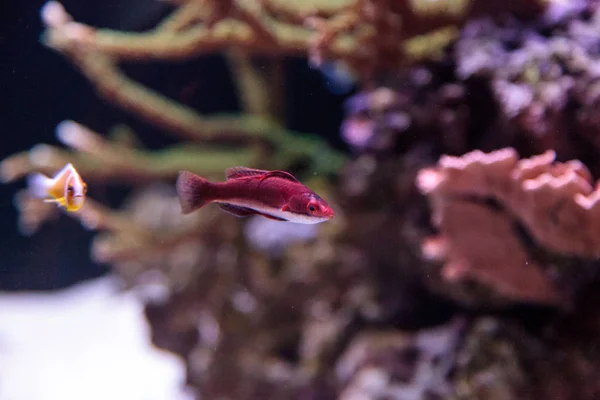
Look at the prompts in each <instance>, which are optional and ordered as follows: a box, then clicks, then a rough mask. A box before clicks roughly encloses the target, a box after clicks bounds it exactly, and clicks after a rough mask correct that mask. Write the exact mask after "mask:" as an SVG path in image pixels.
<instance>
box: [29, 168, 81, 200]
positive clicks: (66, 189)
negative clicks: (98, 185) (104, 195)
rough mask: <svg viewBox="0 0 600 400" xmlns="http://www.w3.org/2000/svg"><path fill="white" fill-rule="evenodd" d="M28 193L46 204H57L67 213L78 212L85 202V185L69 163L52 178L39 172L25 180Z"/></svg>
mask: <svg viewBox="0 0 600 400" xmlns="http://www.w3.org/2000/svg"><path fill="white" fill-rule="evenodd" d="M27 186H28V189H29V193H31V195H32V196H34V197H36V198H39V199H44V202H46V203H57V204H58V205H59V206H60V207H63V208H64V209H65V210H67V211H77V210H79V209H80V208H81V207H82V206H83V203H84V201H85V194H86V193H87V185H86V183H85V182H84V181H83V179H81V176H79V173H78V172H77V171H76V170H75V167H73V165H72V164H71V163H68V164H67V165H65V166H64V168H63V169H61V170H60V171H58V173H57V174H56V175H55V176H54V178H50V177H48V176H46V175H44V174H41V173H39V172H37V173H35V174H31V175H29V177H28V179H27Z"/></svg>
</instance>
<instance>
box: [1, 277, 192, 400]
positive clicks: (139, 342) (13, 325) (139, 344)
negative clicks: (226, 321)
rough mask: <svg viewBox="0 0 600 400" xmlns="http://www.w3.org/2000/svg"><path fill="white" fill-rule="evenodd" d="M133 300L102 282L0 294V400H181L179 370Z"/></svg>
mask: <svg viewBox="0 0 600 400" xmlns="http://www.w3.org/2000/svg"><path fill="white" fill-rule="evenodd" d="M139 297H140V296H139V295H137V294H136V293H133V292H126V293H119V292H118V291H117V284H116V281H115V280H114V278H101V279H97V280H95V281H90V282H86V283H84V284H80V285H77V286H74V287H72V288H69V289H67V290H62V291H58V292H54V293H52V294H38V293H34V294H30V293H27V294H10V293H0V400H52V399H60V400H71V399H73V400H83V399H85V400H95V399H98V400H100V399H102V400H106V399H114V400H120V399H123V400H184V399H191V396H190V395H189V394H186V392H185V388H184V379H185V368H184V365H183V363H182V362H181V360H180V359H179V358H178V357H176V356H175V355H173V354H171V353H168V352H165V351H161V350H159V349H157V348H155V347H153V346H152V344H151V343H150V339H149V327H148V325H147V322H146V320H145V319H144V315H143V307H142V304H141V302H140V300H139Z"/></svg>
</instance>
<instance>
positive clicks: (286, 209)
mask: <svg viewBox="0 0 600 400" xmlns="http://www.w3.org/2000/svg"><path fill="white" fill-rule="evenodd" d="M281 211H290V206H289V205H287V204H286V205H284V206H283V207H281Z"/></svg>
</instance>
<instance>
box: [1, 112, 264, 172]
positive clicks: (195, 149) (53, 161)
mask: <svg viewBox="0 0 600 400" xmlns="http://www.w3.org/2000/svg"><path fill="white" fill-rule="evenodd" d="M57 136H58V138H59V139H60V140H61V141H62V142H63V143H65V144H67V145H68V146H70V147H72V148H73V149H75V150H78V151H68V150H63V149H60V148H57V147H54V146H50V145H37V146H35V147H34V148H32V149H31V150H30V151H28V152H22V153H17V154H14V155H12V156H10V157H8V158H6V159H4V160H3V161H2V162H1V163H0V178H2V180H3V181H4V182H11V181H14V180H17V179H19V178H22V177H23V176H25V175H27V174H29V173H31V172H35V171H41V172H44V173H46V174H48V175H52V174H54V173H56V171H58V170H60V169H61V168H62V167H63V166H64V165H65V164H66V163H67V162H71V163H72V164H73V165H75V166H76V168H77V169H78V171H79V172H80V173H81V175H82V176H84V177H85V179H86V180H89V181H97V180H103V181H106V180H119V181H123V182H131V183H140V182H146V181H148V180H151V179H173V178H175V176H176V175H177V172H178V171H180V170H190V171H197V172H202V173H204V174H206V175H208V176H221V175H222V174H223V170H224V169H226V168H228V167H229V166H231V165H253V164H255V163H256V162H257V160H258V157H259V155H260V153H259V152H258V151H257V150H256V149H254V148H252V147H248V148H243V149H235V148H234V149H228V150H225V149H214V148H210V147H200V146H194V145H178V146H173V147H170V148H166V149H163V150H158V151H153V152H149V151H145V150H138V149H133V148H130V147H126V146H124V145H122V144H119V143H117V142H114V141H108V140H106V139H104V138H103V137H102V136H100V135H99V134H98V133H95V132H93V131H91V130H90V129H88V128H86V127H84V126H82V125H80V124H77V123H75V122H72V121H65V122H63V123H61V124H60V125H59V126H58V127H57Z"/></svg>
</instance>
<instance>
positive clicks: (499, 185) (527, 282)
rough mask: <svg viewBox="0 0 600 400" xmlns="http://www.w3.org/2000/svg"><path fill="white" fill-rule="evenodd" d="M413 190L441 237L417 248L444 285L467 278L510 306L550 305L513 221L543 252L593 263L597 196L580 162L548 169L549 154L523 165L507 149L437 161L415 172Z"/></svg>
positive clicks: (551, 291)
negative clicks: (438, 268)
mask: <svg viewBox="0 0 600 400" xmlns="http://www.w3.org/2000/svg"><path fill="white" fill-rule="evenodd" d="M417 186H418V188H419V190H420V191H421V192H422V193H423V194H426V195H428V196H429V197H430V200H431V202H432V206H433V210H434V215H433V222H434V224H435V225H436V226H437V227H438V228H439V229H440V231H441V236H440V237H439V238H436V239H435V240H428V241H426V242H425V244H424V246H423V250H424V254H425V255H426V256H428V257H430V258H434V259H444V260H445V261H446V264H445V266H444V269H443V274H445V277H446V278H452V277H459V276H464V275H470V276H472V277H473V278H475V279H477V280H479V281H481V282H484V283H487V284H490V285H492V286H493V287H494V288H495V289H496V290H497V291H498V292H500V293H502V294H504V295H507V296H508V297H510V298H513V299H520V300H529V301H531V300H535V301H539V302H556V301H557V300H558V299H559V298H560V296H559V295H558V292H557V291H556V289H555V288H554V287H553V285H552V284H551V282H550V280H549V278H547V277H546V275H545V274H544V273H543V272H542V270H541V269H540V268H539V266H538V265H536V264H535V263H534V262H532V260H530V259H529V256H528V254H527V252H526V250H525V248H524V246H523V245H522V244H521V243H520V241H519V239H518V237H517V235H516V232H515V231H513V221H516V222H518V223H519V224H520V225H521V226H523V227H524V229H525V231H526V232H527V233H528V234H529V235H530V236H531V238H532V239H533V240H534V242H536V243H537V244H538V245H540V246H543V247H544V248H546V249H548V250H549V251H551V252H554V253H557V254H561V255H566V256H578V257H583V258H598V257H599V256H600V235H598V233H600V206H599V205H598V203H599V201H598V199H599V197H600V191H598V190H597V189H596V190H595V189H594V187H593V183H592V178H591V175H590V173H589V171H588V170H587V168H586V167H585V166H584V165H583V164H582V163H580V162H579V161H569V162H566V163H561V162H555V154H554V152H553V151H547V152H545V153H543V154H541V155H539V156H535V157H532V158H530V159H523V160H519V159H518V156H517V153H516V151H515V150H513V149H511V148H506V149H502V150H498V151H495V152H491V153H487V154H486V153H483V152H481V151H473V152H470V153H467V154H465V155H464V156H462V157H448V156H444V157H442V158H441V159H440V161H439V163H438V166H437V167H435V168H427V169H424V170H422V171H420V173H419V174H418V176H417ZM485 200H495V201H496V202H497V203H498V204H499V205H500V206H501V208H502V210H501V211H495V210H492V209H490V208H489V207H488V206H486V205H484V203H483V201H485Z"/></svg>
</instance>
